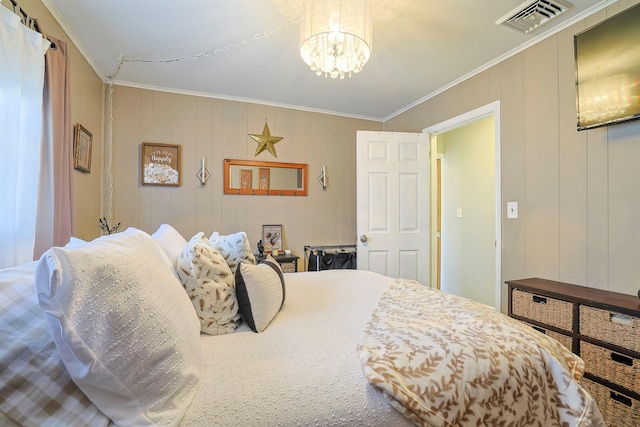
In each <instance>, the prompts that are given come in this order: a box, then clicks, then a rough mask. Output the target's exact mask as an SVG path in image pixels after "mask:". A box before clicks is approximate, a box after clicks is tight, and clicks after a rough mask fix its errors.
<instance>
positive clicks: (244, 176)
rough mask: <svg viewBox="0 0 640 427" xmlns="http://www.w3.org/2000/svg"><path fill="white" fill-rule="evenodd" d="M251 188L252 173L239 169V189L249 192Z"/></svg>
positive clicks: (249, 170)
mask: <svg viewBox="0 0 640 427" xmlns="http://www.w3.org/2000/svg"><path fill="white" fill-rule="evenodd" d="M252 188H253V171H252V170H251V169H240V189H241V190H251V189H252Z"/></svg>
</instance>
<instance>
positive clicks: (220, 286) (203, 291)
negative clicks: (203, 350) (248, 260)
mask: <svg viewBox="0 0 640 427" xmlns="http://www.w3.org/2000/svg"><path fill="white" fill-rule="evenodd" d="M177 272H178V277H179V278H180V281H181V282H182V285H183V286H184V288H185V289H186V290H187V294H189V297H190V298H191V302H192V303H193V306H194V307H195V309H196V314H197V315H198V318H199V319H200V330H201V331H202V332H204V333H205V334H209V335H223V334H229V333H231V332H233V331H235V329H236V327H237V326H238V323H239V320H240V314H239V313H238V300H237V298H236V290H235V280H234V277H233V273H232V272H231V270H230V268H229V266H228V265H227V263H226V261H225V260H224V258H223V257H222V255H220V253H219V252H218V251H217V250H216V249H214V248H213V247H212V246H211V245H210V244H209V240H208V239H207V238H206V237H205V235H204V233H202V232H200V233H198V234H196V235H195V236H193V238H191V240H190V241H189V243H187V245H186V247H185V248H184V250H183V251H182V254H181V255H180V257H179V258H178V268H177Z"/></svg>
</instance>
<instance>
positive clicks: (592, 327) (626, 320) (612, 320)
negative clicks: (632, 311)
mask: <svg viewBox="0 0 640 427" xmlns="http://www.w3.org/2000/svg"><path fill="white" fill-rule="evenodd" d="M580 334H581V335H584V336H587V337H591V338H595V339H597V340H600V341H604V342H608V343H611V344H615V345H617V346H619V347H622V348H628V349H629V350H633V351H636V352H639V353H640V318H638V317H635V316H629V315H626V314H620V313H616V312H614V311H608V310H601V309H599V308H593V307H588V306H586V305H581V306H580Z"/></svg>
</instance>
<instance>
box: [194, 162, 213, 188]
mask: <svg viewBox="0 0 640 427" xmlns="http://www.w3.org/2000/svg"><path fill="white" fill-rule="evenodd" d="M196 175H197V176H198V180H199V181H200V185H201V186H202V187H204V185H205V184H206V183H207V181H208V180H209V177H210V176H211V174H210V173H209V171H208V170H207V168H206V167H205V163H204V157H203V158H202V166H201V167H200V170H199V171H198V173H197V174H196Z"/></svg>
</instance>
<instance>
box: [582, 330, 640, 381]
mask: <svg viewBox="0 0 640 427" xmlns="http://www.w3.org/2000/svg"><path fill="white" fill-rule="evenodd" d="M580 357H582V360H584V364H585V366H586V370H587V372H589V373H591V374H593V375H595V376H598V377H600V378H604V379H605V380H609V381H611V382H612V383H614V384H618V385H621V386H622V387H625V388H627V389H629V390H640V360H638V359H635V358H633V357H630V356H627V355H625V354H620V353H616V352H615V351H611V350H609V349H606V348H604V347H600V346H597V345H595V344H591V343H588V342H586V341H581V342H580Z"/></svg>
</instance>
